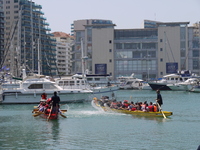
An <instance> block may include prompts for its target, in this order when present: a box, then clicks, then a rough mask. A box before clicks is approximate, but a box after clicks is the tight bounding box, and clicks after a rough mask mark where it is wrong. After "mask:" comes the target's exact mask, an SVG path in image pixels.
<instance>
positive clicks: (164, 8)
mask: <svg viewBox="0 0 200 150" xmlns="http://www.w3.org/2000/svg"><path fill="white" fill-rule="evenodd" d="M32 1H33V2H35V3H36V4H39V5H42V10H41V11H42V12H44V17H46V18H47V20H46V21H47V22H48V23H49V28H51V32H56V31H59V32H65V33H68V34H69V33H71V24H72V23H73V21H75V20H82V19H106V20H112V22H113V23H114V24H116V26H115V29H136V28H143V26H142V23H143V21H144V20H153V21H160V22H190V24H189V25H190V26H191V25H192V24H194V23H196V22H199V21H200V0H32Z"/></svg>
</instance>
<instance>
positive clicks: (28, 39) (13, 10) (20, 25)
mask: <svg viewBox="0 0 200 150" xmlns="http://www.w3.org/2000/svg"><path fill="white" fill-rule="evenodd" d="M41 9H42V6H41V5H37V4H35V3H34V2H32V0H4V14H5V22H6V24H5V28H6V30H5V41H4V42H5V54H4V56H5V57H4V58H5V59H4V61H3V63H4V65H5V66H6V67H9V68H10V70H11V72H12V73H13V74H14V75H16V76H19V75H20V71H19V70H18V69H19V68H21V67H26V70H27V72H35V73H40V74H44V75H55V73H56V61H55V59H56V53H55V52H56V49H55V46H56V45H55V40H54V39H52V38H51V37H52V36H53V35H52V34H50V31H51V29H50V28H48V26H49V24H48V23H47V22H46V18H45V17H44V16H43V15H44V13H43V12H42V11H41Z"/></svg>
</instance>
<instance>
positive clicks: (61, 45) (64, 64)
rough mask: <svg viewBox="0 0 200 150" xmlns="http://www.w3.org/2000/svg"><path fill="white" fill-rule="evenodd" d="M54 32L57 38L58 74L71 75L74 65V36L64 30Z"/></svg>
mask: <svg viewBox="0 0 200 150" xmlns="http://www.w3.org/2000/svg"><path fill="white" fill-rule="evenodd" d="M52 34H53V35H54V37H53V38H54V39H55V40H56V64H57V75H70V74H71V66H72V62H71V51H72V46H71V44H72V42H73V40H74V37H73V36H71V35H69V34H66V33H63V32H53V33H52Z"/></svg>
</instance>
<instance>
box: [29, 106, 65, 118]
mask: <svg viewBox="0 0 200 150" xmlns="http://www.w3.org/2000/svg"><path fill="white" fill-rule="evenodd" d="M35 107H37V106H35ZM60 111H61V112H58V111H53V112H51V110H47V111H45V112H41V111H39V109H38V108H34V109H33V111H32V113H34V114H33V116H34V117H37V116H40V117H42V118H45V119H47V120H53V119H54V120H55V119H58V117H59V115H61V116H62V117H63V118H66V116H65V115H63V114H62V113H65V112H67V110H63V109H62V110H60Z"/></svg>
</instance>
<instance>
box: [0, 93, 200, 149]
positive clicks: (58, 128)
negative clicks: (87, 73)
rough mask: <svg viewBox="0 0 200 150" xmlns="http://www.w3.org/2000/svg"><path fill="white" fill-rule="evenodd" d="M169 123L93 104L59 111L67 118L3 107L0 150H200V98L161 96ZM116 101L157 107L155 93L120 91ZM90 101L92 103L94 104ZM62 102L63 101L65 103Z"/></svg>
mask: <svg viewBox="0 0 200 150" xmlns="http://www.w3.org/2000/svg"><path fill="white" fill-rule="evenodd" d="M161 95H162V97H163V103H164V104H163V105H162V109H163V111H166V110H167V111H171V112H173V115H172V116H169V117H167V119H165V118H163V117H144V116H135V115H130V114H122V113H116V112H104V111H102V110H98V109H96V108H95V107H94V106H93V105H92V103H91V101H88V102H84V103H69V104H65V105H62V106H61V109H62V110H67V112H66V113H65V115H66V116H67V118H63V117H59V119H57V120H50V121H47V120H46V119H43V118H41V117H33V116H32V113H31V111H32V109H33V106H34V104H23V105H3V104H2V105H0V111H1V113H0V119H1V124H0V132H1V135H0V141H1V146H0V148H1V149H48V150H49V149H87V150H93V149H138V150H140V149H144V150H147V149H154V150H160V149H165V150H177V149H185V150H186V149H187V150H194V149H197V147H198V146H199V144H200V143H199V139H200V133H199V132H200V130H199V123H200V120H199V118H200V113H199V112H200V111H199V105H200V101H199V93H193V92H186V91H161ZM116 97H117V100H125V99H126V100H129V101H133V102H137V101H142V102H143V101H147V102H150V101H152V102H154V101H155V98H156V92H155V91H153V90H118V91H117V93H116ZM90 100H92V99H90ZM61 101H62V99H61Z"/></svg>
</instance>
